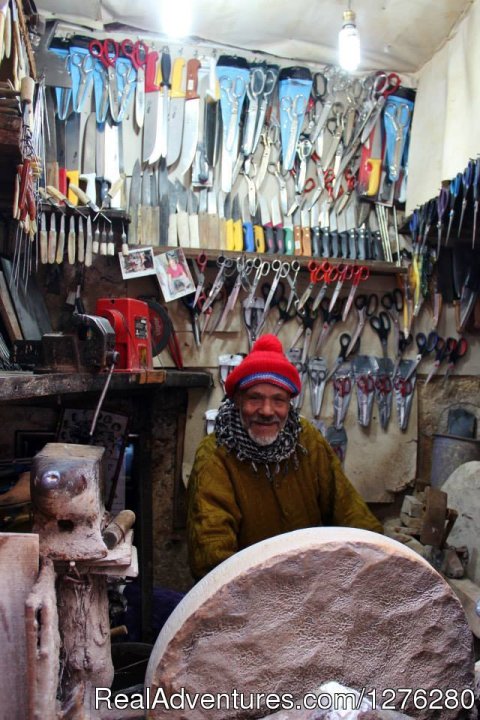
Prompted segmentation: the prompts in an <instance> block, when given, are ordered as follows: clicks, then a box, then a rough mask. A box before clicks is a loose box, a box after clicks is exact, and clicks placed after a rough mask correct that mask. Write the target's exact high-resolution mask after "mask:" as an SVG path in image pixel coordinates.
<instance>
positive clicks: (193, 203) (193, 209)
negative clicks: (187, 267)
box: [187, 188, 200, 248]
mask: <svg viewBox="0 0 480 720" xmlns="http://www.w3.org/2000/svg"><path fill="white" fill-rule="evenodd" d="M187 210H188V230H189V235H190V247H193V248H198V247H200V236H199V230H198V197H197V196H196V195H195V193H194V192H193V190H192V189H191V188H190V189H189V191H188V206H187Z"/></svg>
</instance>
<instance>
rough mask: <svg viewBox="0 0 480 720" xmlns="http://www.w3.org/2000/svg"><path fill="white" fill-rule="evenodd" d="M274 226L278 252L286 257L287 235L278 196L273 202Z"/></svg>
mask: <svg viewBox="0 0 480 720" xmlns="http://www.w3.org/2000/svg"><path fill="white" fill-rule="evenodd" d="M272 225H273V228H274V231H275V244H276V248H277V252H279V253H280V255H284V254H285V234H284V231H283V218H282V213H281V212H280V203H279V202H278V197H277V196H276V195H275V197H274V198H273V200H272Z"/></svg>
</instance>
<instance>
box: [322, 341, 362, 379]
mask: <svg viewBox="0 0 480 720" xmlns="http://www.w3.org/2000/svg"><path fill="white" fill-rule="evenodd" d="M351 341H352V336H351V335H349V334H348V333H342V334H341V335H340V337H339V342H340V352H339V353H338V357H337V359H336V360H335V364H334V365H333V367H332V369H331V370H330V372H329V373H328V375H327V377H326V378H325V382H328V380H330V378H331V377H332V376H333V375H334V374H335V373H336V372H337V370H338V368H339V367H340V366H341V365H343V363H344V362H345V360H346V358H347V355H348V348H349V347H350V343H351ZM359 347H360V338H357V341H356V343H355V348H354V352H358V348H359Z"/></svg>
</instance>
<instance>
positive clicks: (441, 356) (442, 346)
mask: <svg viewBox="0 0 480 720" xmlns="http://www.w3.org/2000/svg"><path fill="white" fill-rule="evenodd" d="M456 342H457V341H456V340H455V338H453V337H449V338H447V339H446V340H445V339H444V338H441V337H439V338H438V340H437V345H436V348H435V362H434V364H433V366H432V368H431V370H430V372H429V373H428V375H427V379H426V380H425V385H428V383H429V382H430V380H431V379H432V377H433V376H434V375H436V373H437V372H438V369H439V367H440V365H441V364H442V362H443V361H444V360H446V359H448V358H449V356H450V352H451V351H452V350H453V348H454V347H456Z"/></svg>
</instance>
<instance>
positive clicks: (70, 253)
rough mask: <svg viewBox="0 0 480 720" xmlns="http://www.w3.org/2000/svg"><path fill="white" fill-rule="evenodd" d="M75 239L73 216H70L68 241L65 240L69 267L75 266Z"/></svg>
mask: <svg viewBox="0 0 480 720" xmlns="http://www.w3.org/2000/svg"><path fill="white" fill-rule="evenodd" d="M75 242H76V237H75V218H74V217H73V215H71V216H70V224H69V227H68V239H67V257H68V262H69V265H75V255H76V247H75Z"/></svg>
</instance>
